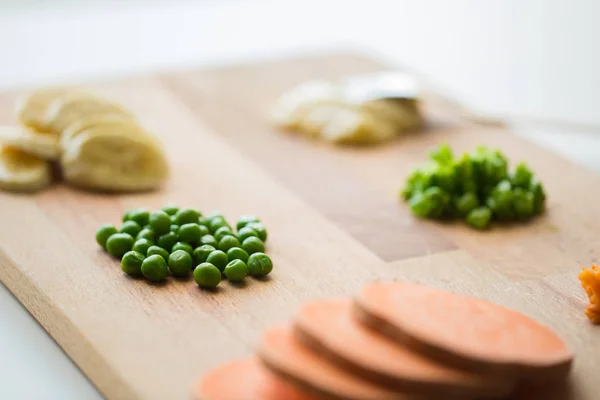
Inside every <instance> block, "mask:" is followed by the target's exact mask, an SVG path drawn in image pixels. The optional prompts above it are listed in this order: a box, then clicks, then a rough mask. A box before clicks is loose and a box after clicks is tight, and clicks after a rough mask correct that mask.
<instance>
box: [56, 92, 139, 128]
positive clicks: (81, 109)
mask: <svg viewBox="0 0 600 400" xmlns="http://www.w3.org/2000/svg"><path fill="white" fill-rule="evenodd" d="M108 114H110V115H114V114H121V115H123V116H124V117H130V118H132V119H135V116H133V114H132V113H131V112H129V111H128V110H126V109H125V108H123V107H121V106H120V105H118V104H115V103H111V102H109V101H106V100H104V99H101V98H98V97H96V96H93V95H91V94H89V93H76V94H74V95H69V96H66V97H63V98H60V99H58V100H56V101H55V102H53V103H52V104H51V105H50V107H49V108H48V111H47V113H46V117H45V125H44V126H45V128H46V129H48V130H51V131H52V132H56V133H58V134H62V132H63V131H64V130H65V129H67V128H68V127H69V126H70V125H72V124H73V123H74V122H76V121H77V120H79V119H81V118H83V117H90V116H92V115H108Z"/></svg>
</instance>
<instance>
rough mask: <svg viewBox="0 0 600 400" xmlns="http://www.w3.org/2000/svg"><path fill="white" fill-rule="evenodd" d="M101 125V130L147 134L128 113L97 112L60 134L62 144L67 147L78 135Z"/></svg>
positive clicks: (124, 133) (79, 120)
mask: <svg viewBox="0 0 600 400" xmlns="http://www.w3.org/2000/svg"><path fill="white" fill-rule="evenodd" d="M98 126H101V128H100V129H101V130H103V131H104V130H106V129H113V130H116V131H119V132H120V133H121V134H123V135H140V134H142V135H145V134H146V131H145V130H144V129H143V128H142V127H141V126H140V125H139V124H138V123H137V121H136V120H134V119H132V118H131V117H130V116H128V115H126V114H95V115H90V116H84V117H82V118H81V119H78V120H76V121H75V122H73V123H72V124H71V125H69V126H68V127H67V128H66V129H65V130H64V131H63V132H62V134H61V135H60V145H61V146H62V147H63V148H64V147H67V146H68V144H69V142H70V141H71V140H73V139H74V138H75V137H77V135H79V134H80V133H82V132H85V131H87V130H89V129H95V128H96V127H98Z"/></svg>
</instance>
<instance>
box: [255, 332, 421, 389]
mask: <svg viewBox="0 0 600 400" xmlns="http://www.w3.org/2000/svg"><path fill="white" fill-rule="evenodd" d="M258 356H259V358H260V359H261V360H262V362H263V363H264V364H265V365H266V367H267V368H268V369H269V370H270V371H272V372H273V373H274V374H276V375H277V376H279V377H280V378H281V379H283V380H286V381H288V382H290V383H292V384H294V385H295V386H297V387H299V388H301V390H303V391H306V392H308V393H311V394H313V395H315V396H316V397H318V398H326V399H339V400H342V399H343V400H354V399H356V400H375V399H377V400H384V399H398V400H402V399H409V398H410V399H414V398H415V397H414V396H411V397H409V396H405V395H402V394H401V393H398V392H394V391H390V390H388V389H385V388H383V387H380V386H377V385H375V384H373V383H370V382H369V381H366V380H362V379H360V378H359V377H357V376H356V375H352V374H350V373H348V372H346V371H345V370H343V369H340V368H338V367H336V366H335V365H334V364H331V363H329V362H328V361H327V360H326V359H325V358H322V357H320V356H319V355H317V354H315V353H313V352H312V351H311V350H310V349H308V348H307V347H306V346H304V345H302V344H301V343H300V342H299V341H298V340H296V338H295V337H294V335H293V332H292V329H291V327H288V326H282V327H276V328H272V329H269V330H267V331H266V332H265V333H264V335H263V338H262V343H261V345H260V348H259V351H258Z"/></svg>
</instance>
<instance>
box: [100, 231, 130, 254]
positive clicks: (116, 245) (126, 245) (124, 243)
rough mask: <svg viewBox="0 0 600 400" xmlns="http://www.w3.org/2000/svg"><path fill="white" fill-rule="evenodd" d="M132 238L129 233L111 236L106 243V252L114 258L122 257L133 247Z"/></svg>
mask: <svg viewBox="0 0 600 400" xmlns="http://www.w3.org/2000/svg"><path fill="white" fill-rule="evenodd" d="M133 242H134V240H133V237H131V235H130V234H129V233H115V234H112V235H111V236H110V237H109V238H108V240H107V241H106V251H108V252H109V253H110V254H111V255H112V256H114V257H119V258H120V257H123V254H125V253H127V252H128V251H129V250H131V249H132V247H133Z"/></svg>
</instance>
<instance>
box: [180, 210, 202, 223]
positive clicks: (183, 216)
mask: <svg viewBox="0 0 600 400" xmlns="http://www.w3.org/2000/svg"><path fill="white" fill-rule="evenodd" d="M200 215H201V214H200V211H198V210H194V209H193V208H182V209H180V210H179V211H177V214H175V221H176V222H177V224H178V225H183V224H190V223H198V218H199V217H200Z"/></svg>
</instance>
